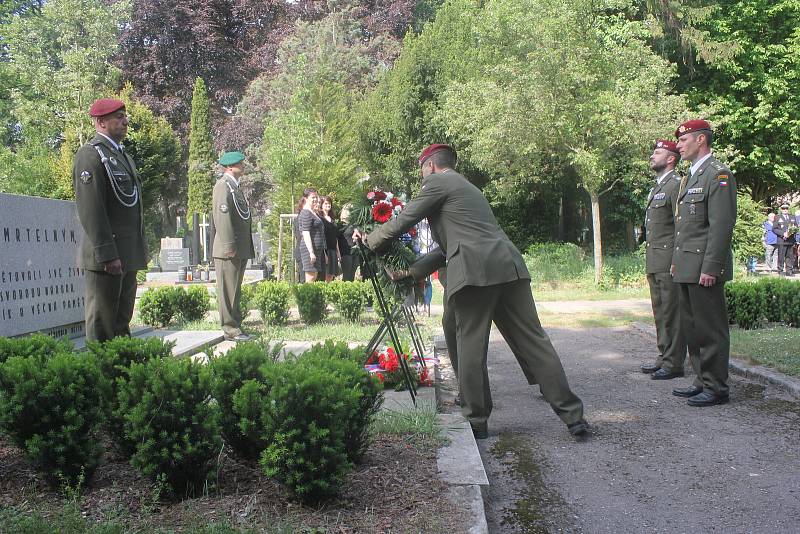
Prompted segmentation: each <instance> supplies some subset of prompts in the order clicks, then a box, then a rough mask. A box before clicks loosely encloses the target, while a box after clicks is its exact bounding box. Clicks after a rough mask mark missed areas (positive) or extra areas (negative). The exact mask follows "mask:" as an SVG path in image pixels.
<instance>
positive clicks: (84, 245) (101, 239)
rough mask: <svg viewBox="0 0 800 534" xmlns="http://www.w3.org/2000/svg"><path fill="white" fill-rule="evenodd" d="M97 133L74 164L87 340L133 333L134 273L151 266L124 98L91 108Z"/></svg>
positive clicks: (97, 103) (106, 99)
mask: <svg viewBox="0 0 800 534" xmlns="http://www.w3.org/2000/svg"><path fill="white" fill-rule="evenodd" d="M89 115H90V116H91V117H93V118H94V126H95V130H96V131H97V134H96V135H95V136H94V138H92V140H91V141H89V142H88V143H87V144H85V145H83V146H82V147H81V148H80V149H78V152H77V154H75V162H74V164H73V167H72V180H73V186H74V188H75V201H76V204H77V207H78V218H79V219H80V221H81V225H82V226H83V230H84V238H83V241H82V242H81V245H80V254H79V256H78V265H79V266H80V267H82V268H83V269H85V280H86V309H85V315H86V339H87V340H89V341H106V340H108V339H111V338H114V337H116V336H129V335H130V321H131V317H132V316H133V307H134V304H135V303H136V272H137V271H138V270H140V269H144V268H146V267H147V250H146V246H145V241H144V228H143V225H142V198H141V191H142V184H141V183H140V182H139V175H138V173H137V171H136V165H135V164H134V162H133V159H132V158H131V157H130V156H129V155H128V154H127V153H126V152H125V149H124V147H123V146H122V141H123V139H125V136H126V135H127V133H128V116H127V114H126V112H125V103H124V102H122V101H121V100H116V99H110V98H103V99H100V100H97V101H95V102H94V103H93V104H92V106H91V108H90V109H89Z"/></svg>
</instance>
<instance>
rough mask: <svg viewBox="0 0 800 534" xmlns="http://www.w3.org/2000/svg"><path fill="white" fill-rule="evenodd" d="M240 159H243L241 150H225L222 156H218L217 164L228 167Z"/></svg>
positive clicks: (239, 161) (240, 160)
mask: <svg viewBox="0 0 800 534" xmlns="http://www.w3.org/2000/svg"><path fill="white" fill-rule="evenodd" d="M242 161H244V154H242V153H241V152H225V153H224V154H223V155H222V157H221V158H219V164H220V165H222V166H223V167H230V166H231V165H236V164H237V163H241V162H242Z"/></svg>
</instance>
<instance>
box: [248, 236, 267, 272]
mask: <svg viewBox="0 0 800 534" xmlns="http://www.w3.org/2000/svg"><path fill="white" fill-rule="evenodd" d="M252 238H253V250H254V251H255V253H256V255H255V257H253V258H250V259H249V260H247V269H260V268H261V266H262V265H263V264H264V261H265V260H266V258H267V254H268V253H269V243H267V242H266V241H265V240H263V239H261V235H260V234H259V233H258V232H253V234H252Z"/></svg>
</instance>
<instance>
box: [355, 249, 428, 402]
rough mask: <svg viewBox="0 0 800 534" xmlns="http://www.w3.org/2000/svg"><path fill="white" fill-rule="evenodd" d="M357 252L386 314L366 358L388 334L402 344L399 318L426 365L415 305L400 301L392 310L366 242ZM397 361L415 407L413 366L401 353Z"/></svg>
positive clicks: (371, 341) (421, 360)
mask: <svg viewBox="0 0 800 534" xmlns="http://www.w3.org/2000/svg"><path fill="white" fill-rule="evenodd" d="M358 253H359V255H360V256H361V272H362V274H363V276H364V278H367V279H369V281H370V282H371V283H372V289H373V290H374V291H375V299H376V300H377V301H378V306H379V307H380V310H381V313H382V314H383V321H382V322H381V324H380V326H379V327H378V330H377V331H376V332H375V334H374V335H373V336H372V339H371V340H370V342H369V344H368V345H367V349H366V353H365V356H366V358H367V359H369V357H370V356H371V355H372V353H373V352H374V351H375V350H376V349H377V348H378V345H380V344H381V343H382V342H383V340H384V339H385V338H386V335H387V334H388V335H389V339H390V340H391V342H392V343H393V344H394V346H395V347H396V348H397V349H398V350H400V348H401V345H400V337H399V336H398V335H397V325H398V321H400V320H402V321H404V322H405V323H406V326H407V327H408V331H409V333H410V334H411V341H412V343H413V344H414V350H415V351H416V353H417V360H418V361H419V362H420V363H421V364H422V367H423V368H424V367H426V363H425V358H424V357H423V354H424V353H425V344H424V343H423V341H422V334H421V333H420V331H419V328H418V327H417V323H416V317H415V316H414V310H413V307H412V306H411V305H406V304H405V303H403V304H398V305H397V306H395V308H394V309H392V310H389V303H388V301H387V300H386V297H385V296H384V294H383V290H382V289H381V286H380V284H379V283H378V273H376V272H375V271H373V269H372V266H371V265H370V264H369V262H368V261H367V253H366V250H365V247H364V244H363V243H359V244H358ZM398 360H399V361H400V368H401V369H402V371H403V372H402V375H403V381H404V382H405V385H406V387H407V388H408V393H409V394H410V395H411V402H413V403H414V406H416V405H417V388H416V386H415V385H414V380H412V378H411V368H410V367H409V365H408V362H407V361H406V359H405V358H403V357H402V355H401V356H400V357H398Z"/></svg>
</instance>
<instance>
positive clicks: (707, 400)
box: [686, 391, 731, 407]
mask: <svg viewBox="0 0 800 534" xmlns="http://www.w3.org/2000/svg"><path fill="white" fill-rule="evenodd" d="M729 400H731V398H730V397H729V396H728V395H718V394H716V393H713V392H711V391H703V392H700V393H698V394H697V395H695V396H693V397H689V400H688V401H686V402H687V403H688V404H689V406H699V407H703V406H715V405H717V404H727V403H728V401H729Z"/></svg>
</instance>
